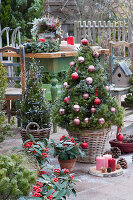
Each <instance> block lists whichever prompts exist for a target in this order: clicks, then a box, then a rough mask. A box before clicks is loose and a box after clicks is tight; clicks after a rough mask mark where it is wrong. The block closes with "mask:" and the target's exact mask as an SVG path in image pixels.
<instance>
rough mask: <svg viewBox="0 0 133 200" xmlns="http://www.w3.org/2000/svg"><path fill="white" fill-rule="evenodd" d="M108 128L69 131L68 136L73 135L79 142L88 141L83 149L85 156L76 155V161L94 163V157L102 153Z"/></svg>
mask: <svg viewBox="0 0 133 200" xmlns="http://www.w3.org/2000/svg"><path fill="white" fill-rule="evenodd" d="M109 131H110V129H104V130H97V131H89V130H88V131H84V132H70V131H68V134H69V136H70V137H75V138H77V139H78V140H79V142H83V141H84V138H85V142H87V143H88V147H87V149H83V151H85V153H86V157H85V158H81V157H78V159H77V161H79V162H84V163H96V157H97V156H99V155H101V154H103V151H104V147H105V143H106V141H107V136H108V133H109Z"/></svg>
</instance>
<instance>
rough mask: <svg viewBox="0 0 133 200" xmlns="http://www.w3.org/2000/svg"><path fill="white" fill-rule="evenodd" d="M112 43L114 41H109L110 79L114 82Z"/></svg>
mask: <svg viewBox="0 0 133 200" xmlns="http://www.w3.org/2000/svg"><path fill="white" fill-rule="evenodd" d="M112 44H113V42H112V41H111V42H109V81H110V83H111V82H112V67H113V63H112V61H113V59H112V56H113V55H112Z"/></svg>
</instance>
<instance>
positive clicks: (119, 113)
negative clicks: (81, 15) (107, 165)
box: [53, 39, 124, 163]
mask: <svg viewBox="0 0 133 200" xmlns="http://www.w3.org/2000/svg"><path fill="white" fill-rule="evenodd" d="M98 56H99V54H98V53H97V52H93V51H92V50H91V48H90V47H89V45H88V41H87V40H86V39H83V40H82V46H81V48H80V49H79V51H78V52H77V56H76V57H75V59H74V61H72V62H70V64H69V65H70V67H69V69H68V72H67V76H66V79H65V80H64V83H63V91H62V95H61V97H60V99H59V100H57V102H56V104H55V105H54V107H53V118H54V121H55V123H57V125H59V126H60V127H62V128H65V129H66V130H68V133H69V135H70V137H75V138H78V139H79V141H81V142H83V143H85V145H83V146H84V151H86V154H87V156H86V158H85V159H79V161H81V162H88V163H95V162H96V156H98V155H100V154H102V153H103V151H104V146H105V142H106V140H107V135H108V133H109V129H110V127H111V125H112V124H113V125H116V126H119V125H121V124H123V117H124V109H123V108H122V107H121V106H120V105H119V104H118V102H117V101H116V100H115V99H114V98H112V96H111V94H110V92H109V91H110V88H109V86H108V81H107V78H106V77H107V76H106V74H104V68H103V66H101V65H100V63H99V58H98ZM87 144H88V145H87Z"/></svg>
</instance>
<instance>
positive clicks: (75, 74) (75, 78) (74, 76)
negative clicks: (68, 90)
mask: <svg viewBox="0 0 133 200" xmlns="http://www.w3.org/2000/svg"><path fill="white" fill-rule="evenodd" d="M78 77H79V76H78V73H77V72H74V73H72V74H71V78H72V79H73V80H77V79H78Z"/></svg>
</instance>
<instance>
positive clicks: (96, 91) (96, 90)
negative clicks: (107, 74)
mask: <svg viewBox="0 0 133 200" xmlns="http://www.w3.org/2000/svg"><path fill="white" fill-rule="evenodd" d="M95 94H96V97H97V88H96V89H95Z"/></svg>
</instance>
